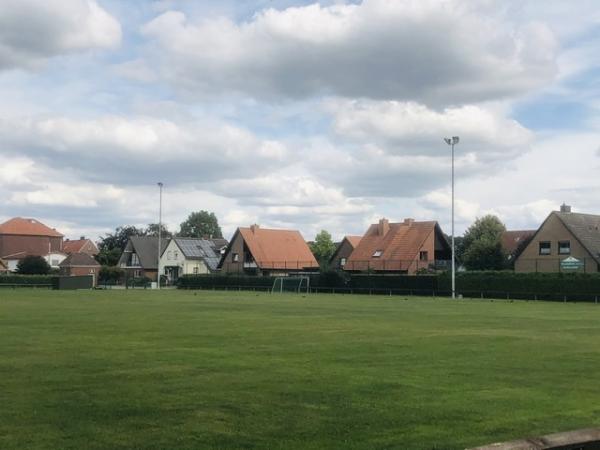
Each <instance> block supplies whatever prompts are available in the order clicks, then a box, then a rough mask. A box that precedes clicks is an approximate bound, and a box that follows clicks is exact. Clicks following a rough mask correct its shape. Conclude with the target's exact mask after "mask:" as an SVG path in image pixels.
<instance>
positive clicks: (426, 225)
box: [346, 219, 437, 270]
mask: <svg viewBox="0 0 600 450" xmlns="http://www.w3.org/2000/svg"><path fill="white" fill-rule="evenodd" d="M436 226H437V222H435V221H429V222H415V221H410V220H407V221H405V222H402V223H389V222H388V221H387V220H385V219H383V220H382V221H380V223H378V224H373V225H371V226H370V227H369V229H368V230H367V232H366V233H365V235H364V236H363V237H362V239H361V240H360V243H359V244H358V246H357V247H356V248H355V249H354V251H353V252H352V254H351V255H350V258H348V261H347V262H346V265H347V266H348V267H353V269H354V268H355V270H367V269H368V268H370V269H373V270H407V269H408V268H409V267H410V265H411V264H412V262H413V260H414V259H415V258H416V257H417V256H418V252H419V249H420V248H421V247H422V246H423V242H424V241H425V239H427V237H428V236H429V235H430V234H431V233H433V232H434V231H435V228H436ZM376 251H381V255H380V256H378V257H375V256H373V255H374V254H375V252H376ZM362 265H364V267H362Z"/></svg>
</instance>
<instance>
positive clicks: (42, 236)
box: [0, 217, 66, 271]
mask: <svg viewBox="0 0 600 450" xmlns="http://www.w3.org/2000/svg"><path fill="white" fill-rule="evenodd" d="M29 255H32V256H43V257H44V258H45V259H46V261H48V263H49V264H50V266H51V267H54V268H58V265H59V264H60V263H61V262H62V260H64V259H65V258H66V255H65V254H64V253H63V235H62V234H61V233H59V232H58V231H56V230H55V229H53V228H50V227H48V226H46V225H44V224H43V223H41V222H39V221H38V220H36V219H30V218H23V217H15V218H12V219H10V220H8V221H6V222H4V223H2V224H0V258H2V259H4V260H5V261H6V262H7V264H8V268H9V270H11V271H15V270H16V269H17V264H18V263H19V261H20V260H22V259H23V258H25V257H26V256H29Z"/></svg>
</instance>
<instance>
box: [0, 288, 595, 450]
mask: <svg viewBox="0 0 600 450" xmlns="http://www.w3.org/2000/svg"><path fill="white" fill-rule="evenodd" d="M599 319H600V306H597V305H593V304H562V303H557V304H554V303H543V302H514V303H512V302H505V301H496V302H489V301H456V302H452V301H451V300H447V299H439V300H433V299H419V298H410V299H408V300H407V299H404V298H402V297H369V296H335V295H311V296H308V297H303V296H298V295H269V294H254V293H244V292H241V293H240V292H189V291H188V292H182V291H161V292H151V291H106V292H100V291H97V292H59V291H31V290H28V291H8V290H4V291H2V290H0V448H2V449H25V448H27V449H31V448H47V449H83V448H89V449H113V448H122V449H131V448H139V449H165V448H173V449H204V448H220V449H225V448H245V449H251V448H271V449H358V448H360V449H363V448H364V449H390V448H397V449H433V448H436V449H446V448H448V449H458V448H464V447H467V446H474V445H480V444H485V443H489V442H493V441H498V440H508V439H513V438H518V437H522V436H524V435H531V434H542V433H549V432H555V431H566V430H571V429H576V428H582V427H588V426H598V425H600V321H599Z"/></svg>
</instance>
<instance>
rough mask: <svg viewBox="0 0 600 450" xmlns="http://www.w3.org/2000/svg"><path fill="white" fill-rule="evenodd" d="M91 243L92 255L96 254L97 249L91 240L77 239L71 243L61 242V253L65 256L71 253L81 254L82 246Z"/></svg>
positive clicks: (67, 241) (69, 241)
mask: <svg viewBox="0 0 600 450" xmlns="http://www.w3.org/2000/svg"><path fill="white" fill-rule="evenodd" d="M88 242H89V243H91V244H92V245H93V252H92V253H94V254H96V255H97V254H98V253H99V252H98V247H96V244H94V243H93V242H92V241H91V239H77V240H76V241H72V240H69V239H67V240H66V241H64V242H63V251H64V252H65V253H66V254H71V253H81V250H82V249H83V246H84V245H85V244H87V243H88ZM86 253H89V252H86Z"/></svg>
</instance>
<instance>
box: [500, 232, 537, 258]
mask: <svg viewBox="0 0 600 450" xmlns="http://www.w3.org/2000/svg"><path fill="white" fill-rule="evenodd" d="M535 231H536V230H507V231H504V232H503V233H502V235H501V236H500V239H501V242H502V248H503V249H504V251H505V252H506V253H508V254H509V255H514V254H515V252H516V251H517V250H518V249H519V246H522V245H523V242H525V241H527V240H528V239H529V238H531V237H532V236H533V235H534V234H535Z"/></svg>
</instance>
